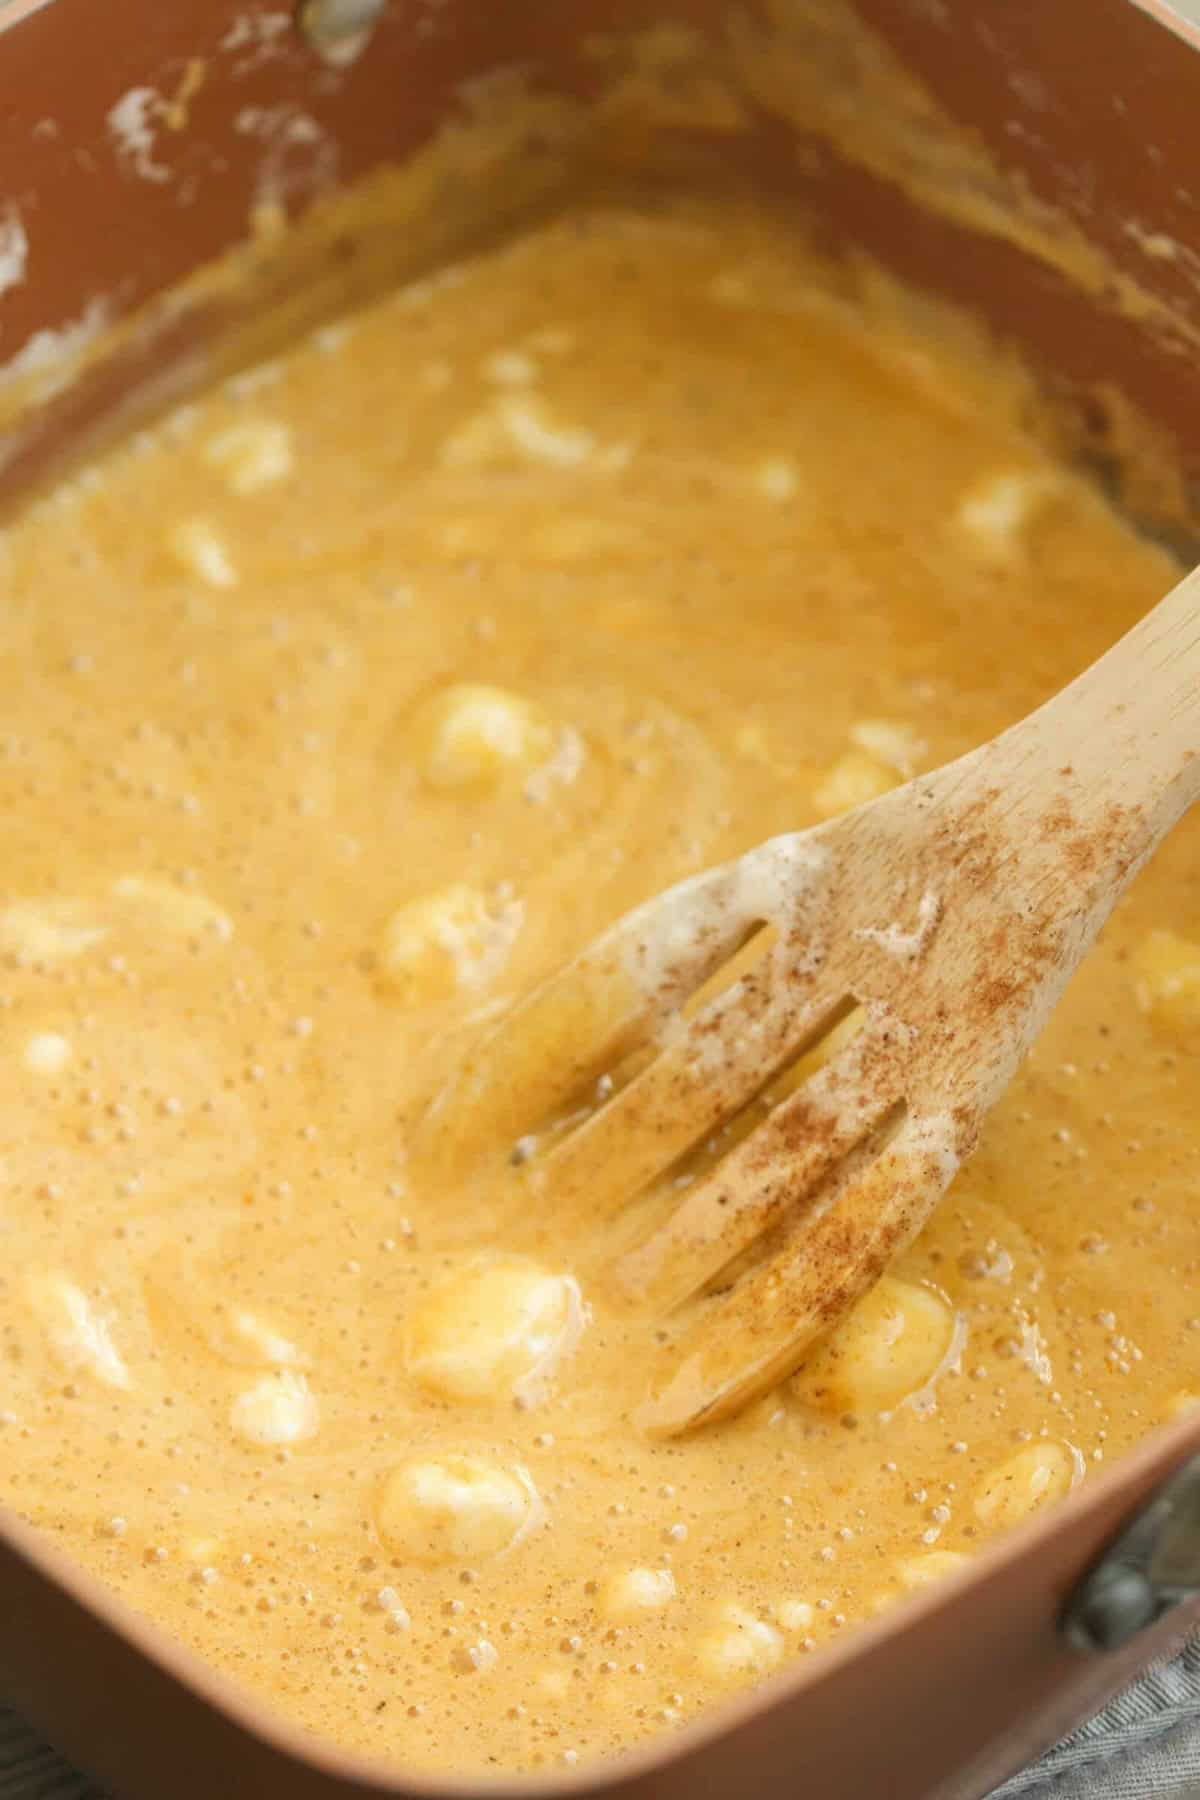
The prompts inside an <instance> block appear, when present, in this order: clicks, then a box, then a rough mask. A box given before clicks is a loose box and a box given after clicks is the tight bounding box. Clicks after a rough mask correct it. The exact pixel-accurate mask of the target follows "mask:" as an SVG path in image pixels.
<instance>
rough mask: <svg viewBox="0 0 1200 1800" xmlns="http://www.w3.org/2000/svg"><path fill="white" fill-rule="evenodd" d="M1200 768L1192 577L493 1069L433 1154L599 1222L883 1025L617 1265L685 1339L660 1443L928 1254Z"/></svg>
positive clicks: (475, 1071)
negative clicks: (834, 1041) (1034, 1050)
mask: <svg viewBox="0 0 1200 1800" xmlns="http://www.w3.org/2000/svg"><path fill="white" fill-rule="evenodd" d="M1198 753H1200V571H1198V572H1196V573H1193V574H1191V575H1189V576H1187V578H1186V579H1185V580H1183V581H1181V582H1180V583H1179V585H1178V586H1177V587H1176V588H1175V589H1174V590H1173V591H1172V592H1171V593H1170V594H1169V595H1168V596H1167V598H1166V599H1165V600H1163V601H1162V602H1161V604H1160V605H1159V606H1157V607H1156V608H1155V609H1154V611H1153V612H1151V613H1149V614H1148V615H1147V616H1146V618H1144V619H1143V620H1142V621H1141V622H1140V623H1139V624H1138V625H1137V626H1135V627H1134V629H1133V630H1132V631H1130V632H1129V633H1128V635H1127V636H1126V637H1124V638H1123V639H1122V640H1121V642H1120V643H1119V644H1117V646H1116V647H1115V648H1114V649H1112V650H1110V651H1109V652H1108V654H1107V655H1106V656H1104V657H1102V658H1101V659H1100V661H1099V662H1097V663H1095V664H1094V665H1093V666H1092V667H1091V668H1090V669H1088V670H1087V671H1086V673H1085V674H1083V675H1081V676H1080V677H1079V678H1078V679H1077V680H1076V681H1074V682H1073V683H1072V684H1071V685H1070V686H1069V687H1067V688H1065V689H1064V690H1063V692H1062V693H1060V694H1059V695H1057V696H1056V698H1054V699H1053V700H1051V701H1049V702H1048V703H1047V704H1046V705H1044V706H1042V707H1041V708H1039V710H1038V711H1036V712H1034V713H1032V714H1031V715H1030V716H1029V717H1028V718H1027V719H1025V720H1023V721H1022V722H1021V723H1020V724H1018V725H1015V726H1013V727H1012V728H1011V729H1010V730H1008V731H1006V732H1004V733H1003V734H1002V735H1001V736H1000V737H998V738H995V739H993V740H992V741H991V742H990V743H987V744H984V745H982V746H981V747H980V748H979V749H977V750H973V751H971V752H970V754H969V755H967V756H964V757H961V758H959V760H958V761H956V762H953V763H949V764H947V765H946V766H945V767H944V768H941V769H938V770H936V771H935V772H933V773H932V774H929V775H921V776H919V777H918V778H917V779H916V780H914V781H910V782H909V783H907V785H906V786H904V787H900V788H897V789H895V790H894V791H893V792H891V793H889V794H886V795H884V796H883V797H882V798H881V799H879V800H875V801H872V802H871V803H870V804H869V805H867V806H863V807H860V808H859V809H858V810H857V811H855V812H852V813H849V814H846V815H844V816H843V817H841V818H837V819H834V820H832V821H831V822H829V823H828V824H824V825H820V826H817V827H816V828H815V829H813V830H810V831H804V832H797V833H793V834H789V835H787V836H784V837H778V838H774V839H772V840H771V841H770V842H768V843H765V844H763V845H761V846H760V847H759V848H758V849H756V850H752V851H750V852H749V853H748V854H747V855H745V856H742V857H739V858H738V859H737V860H736V861H735V862H732V863H726V864H724V865H723V866H721V867H719V868H716V869H713V870H710V871H708V872H706V873H704V874H702V875H699V876H696V877H695V878H693V879H691V880H688V881H684V882H682V883H680V884H679V885H678V886H676V887H674V888H671V889H669V890H668V891H667V892H665V893H663V894H661V895H660V896H659V897H658V898H656V899H653V900H651V901H649V902H647V903H646V904H645V905H643V906H640V907H638V908H636V909H635V910H634V911H633V912H631V913H628V914H627V915H626V916H625V917H624V918H623V919H621V920H619V921H618V923H617V924H615V925H614V926H612V927H611V929H609V930H608V931H606V932H605V933H604V934H603V935H602V936H601V937H600V938H598V939H597V940H596V941H595V942H594V943H593V944H592V945H591V946H590V947H589V948H588V949H586V950H584V951H583V952H582V954H581V955H579V956H578V957H576V958H575V959H574V961H572V962H571V963H569V964H568V965H567V966H566V968H565V969H563V970H562V971H561V973H559V974H558V975H557V976H555V977H553V978H552V979H551V980H550V981H549V982H547V983H546V984H545V985H544V986H543V987H542V988H540V989H539V990H538V991H536V992H535V993H533V994H532V995H531V996H530V997H529V998H528V999H526V1000H525V1001H524V1002H522V1003H521V1004H520V1005H518V1006H517V1007H516V1008H515V1009H514V1011H513V1012H511V1013H510V1014H509V1015H508V1016H507V1017H506V1018H505V1019H504V1021H503V1023H502V1024H501V1025H500V1026H499V1027H498V1029H497V1030H496V1031H495V1032H494V1034H493V1035H492V1036H491V1037H490V1038H488V1039H487V1040H486V1041H484V1042H483V1043H481V1045H480V1047H479V1049H478V1050H477V1051H476V1052H475V1054H474V1055H473V1056H472V1057H471V1058H470V1059H469V1061H468V1063H467V1065H466V1066H465V1067H464V1068H463V1069H462V1071H461V1073H460V1074H459V1075H458V1077H457V1078H456V1079H455V1081H454V1082H453V1083H452V1084H451V1087H450V1088H449V1089H448V1090H447V1091H446V1092H445V1093H443V1094H442V1095H441V1096H440V1097H439V1099H438V1101H437V1102H435V1104H434V1106H433V1108H432V1110H431V1112H430V1114H429V1115H428V1118H427V1120H426V1143H427V1144H432V1145H433V1147H434V1149H435V1151H436V1152H438V1153H440V1154H441V1155H442V1156H443V1157H445V1156H446V1155H447V1154H448V1155H449V1156H450V1157H452V1158H455V1159H458V1160H459V1161H461V1159H462V1157H463V1156H465V1155H468V1154H473V1153H474V1152H475V1151H476V1150H477V1149H478V1146H479V1145H480V1144H481V1143H484V1142H487V1141H489V1140H490V1141H491V1142H492V1143H493V1144H496V1143H504V1144H506V1145H511V1144H512V1143H513V1142H514V1141H515V1142H516V1143H517V1145H518V1149H517V1152H516V1160H520V1161H525V1162H526V1163H527V1168H528V1174H529V1178H530V1179H531V1180H532V1181H533V1183H534V1184H535V1187H536V1190H537V1192H538V1194H539V1196H540V1201H541V1203H542V1204H544V1205H547V1206H554V1207H556V1208H561V1207H567V1206H569V1207H575V1208H581V1209H588V1211H589V1212H590V1213H591V1214H593V1215H594V1216H596V1217H601V1216H603V1215H605V1214H612V1213H615V1212H616V1211H617V1210H618V1209H620V1208H622V1207H624V1206H625V1205H626V1204H627V1203H628V1202H629V1201H630V1200H632V1199H633V1198H634V1197H635V1196H636V1195H638V1194H639V1193H641V1192H642V1191H643V1190H644V1189H645V1188H647V1187H648V1186H649V1185H650V1184H651V1183H652V1182H654V1181H655V1180H656V1179H657V1178H658V1177H659V1176H661V1175H662V1174H663V1173H664V1172H665V1171H666V1170H668V1169H669V1168H671V1166H672V1165H673V1164H675V1163H676V1162H677V1160H678V1159H679V1158H680V1157H682V1156H684V1155H685V1154H687V1153H688V1152H689V1151H691V1150H692V1149H693V1147H694V1146H696V1145H697V1144H699V1143H701V1142H702V1141H704V1140H706V1139H709V1138H710V1137H711V1134H712V1133H713V1132H714V1131H715V1130H717V1129H718V1128H719V1127H721V1126H722V1125H723V1124H725V1122H726V1121H729V1120H731V1119H732V1118H734V1116H735V1115H737V1114H739V1113H740V1112H742V1110H743V1109H745V1108H746V1107H747V1106H748V1105H749V1104H750V1103H752V1102H754V1101H756V1099H758V1098H759V1097H761V1096H762V1094H763V1092H764V1090H766V1089H767V1088H768V1084H771V1083H772V1082H773V1081H775V1080H776V1078H777V1077H778V1075H779V1073H780V1071H781V1070H783V1069H785V1068H786V1067H787V1066H788V1065H790V1064H793V1063H794V1062H795V1061H796V1059H797V1058H798V1057H800V1056H801V1055H802V1054H803V1053H804V1052H806V1051H807V1050H808V1049H810V1048H811V1047H812V1046H814V1045H815V1044H817V1043H819V1042H820V1040H821V1039H822V1038H823V1037H824V1036H826V1035H827V1034H828V1033H829V1031H830V1030H831V1029H832V1028H833V1027H834V1026H835V1025H836V1024H838V1023H839V1022H840V1021H841V1020H843V1019H844V1018H845V1017H846V1016H847V1014H848V1013H850V1012H852V1011H857V1014H858V1017H859V1019H860V1020H861V1028H860V1029H859V1030H858V1031H857V1033H856V1034H855V1035H854V1036H853V1038H851V1039H850V1041H849V1042H848V1043H846V1044H844V1045H843V1046H842V1047H841V1048H839V1049H838V1050H837V1051H836V1053H835V1054H834V1055H833V1056H832V1057H831V1058H830V1060H829V1061H828V1062H827V1063H826V1064H825V1066H823V1067H822V1068H820V1070H819V1072H817V1073H816V1074H814V1075H813V1076H811V1077H810V1078H809V1079H808V1080H805V1081H803V1082H802V1083H801V1084H800V1085H799V1086H793V1087H792V1089H791V1091H788V1092H786V1093H785V1094H784V1097H782V1098H780V1099H779V1100H778V1101H777V1102H776V1103H775V1104H774V1105H772V1106H771V1107H770V1108H769V1110H767V1111H766V1113H765V1116H763V1118H762V1121H761V1123H759V1124H758V1125H757V1126H756V1127H755V1128H754V1129H753V1130H751V1131H750V1132H749V1133H748V1134H743V1135H742V1136H741V1137H740V1139H737V1140H736V1141H735V1142H734V1143H733V1147H732V1148H731V1149H729V1151H728V1153H727V1154H726V1155H725V1156H724V1157H723V1159H721V1160H719V1161H718V1162H717V1163H716V1165H715V1166H714V1167H713V1168H712V1169H711V1171H710V1172H709V1173H707V1174H706V1175H705V1176H704V1178H703V1179H701V1180H699V1181H697V1182H695V1183H694V1184H692V1185H691V1186H688V1187H687V1188H686V1189H685V1190H684V1191H683V1198H682V1199H681V1200H680V1202H679V1203H678V1204H677V1205H676V1206H675V1208H674V1210H673V1211H672V1212H671V1213H670V1216H669V1217H667V1218H666V1220H665V1221H664V1222H661V1223H659V1224H658V1225H657V1226H656V1228H655V1229H653V1230H652V1231H651V1233H650V1235H649V1236H648V1237H647V1238H645V1240H644V1241H643V1242H642V1243H640V1244H639V1245H638V1246H637V1247H636V1248H634V1249H633V1250H631V1251H628V1252H626V1253H625V1254H624V1256H623V1257H622V1258H621V1259H620V1261H619V1262H618V1264H617V1268H616V1274H617V1278H618V1281H619V1283H620V1285H621V1287H622V1288H623V1290H624V1291H625V1292H626V1293H627V1294H629V1295H633V1296H636V1297H638V1298H639V1299H640V1300H641V1301H643V1302H645V1303H647V1304H649V1305H650V1306H651V1307H652V1308H653V1310H654V1312H655V1313H656V1315H658V1316H660V1317H662V1318H664V1319H665V1321H666V1323H667V1324H668V1325H669V1326H671V1327H673V1328H674V1329H673V1335H671V1336H670V1343H669V1351H668V1364H667V1369H666V1373H665V1375H664V1377H663V1379H662V1380H661V1382H660V1383H659V1384H658V1387H657V1391H656V1392H654V1393H653V1395H652V1396H651V1398H650V1399H649V1400H648V1401H647V1403H646V1405H645V1407H644V1408H643V1409H642V1412H641V1415H640V1422H641V1423H642V1424H643V1426H644V1427H645V1428H646V1429H647V1430H648V1431H650V1432H651V1433H653V1434H655V1435H664V1436H668V1435H672V1434H674V1433H678V1432H682V1431H686V1430H689V1429H691V1428H693V1427H695V1426H698V1425H701V1424H704V1423H706V1422H708V1421H710V1420H715V1419H719V1418H721V1417H723V1416H725V1415H727V1414H729V1413H732V1412H734V1411H735V1410H736V1409H738V1408H739V1407H741V1406H743V1405H745V1404H746V1402H747V1401H749V1400H751V1399H752V1398H754V1397H755V1396H756V1395H758V1394H760V1393H761V1392H762V1391H763V1390H764V1389H765V1388H767V1387H769V1386H771V1385H772V1384H773V1383H775V1382H777V1381H779V1380H780V1379H782V1378H783V1377H784V1376H786V1375H788V1374H789V1373H791V1371H792V1370H793V1369H795V1368H796V1366H797V1365H798V1364H799V1363H800V1362H801V1361H802V1359H803V1357H804V1355H805V1353H806V1351H807V1350H808V1349H809V1347H810V1346H811V1344H812V1342H813V1340H814V1338H816V1337H817V1336H818V1335H819V1334H820V1333H822V1332H824V1331H826V1330H828V1329H829V1327H830V1326H831V1325H833V1324H834V1323H835V1322H836V1321H837V1320H838V1319H839V1318H840V1317H841V1316H842V1315H843V1314H844V1313H845V1312H846V1310H847V1309H848V1308H849V1307H851V1306H852V1305H853V1304H854V1303H855V1301H856V1300H858V1299H859V1297H860V1296H861V1295H862V1294H863V1293H864V1292H865V1291H866V1289H867V1288H869V1287H870V1285H871V1284H872V1283H873V1282H874V1281H875V1280H876V1279H877V1277H878V1276H879V1275H880V1274H881V1273H882V1271H883V1270H884V1269H885V1268H886V1267H887V1265H888V1263H889V1262H890V1260H891V1259H892V1258H893V1257H894V1256H896V1255H897V1253H898V1252H899V1251H901V1250H903V1249H904V1247H905V1246H906V1245H907V1244H908V1243H909V1242H910V1241H911V1240H912V1239H913V1237H914V1236H915V1235H916V1233H917V1232H918V1231H919V1230H920V1229H921V1227H922V1225H924V1223H925V1221H926V1220H927V1219H928V1217H929V1215H930V1213H931V1212H932V1211H933V1208H934V1207H935V1205H936V1204H937V1202H938V1199H939V1198H940V1196H941V1194H942V1193H943V1191H944V1190H945V1188H946V1186H947V1184H948V1183H949V1182H950V1180H951V1178H952V1177H953V1175H954V1173H955V1171H956V1170H957V1169H958V1168H959V1166H960V1165H961V1163H962V1162H963V1160H964V1159H965V1158H966V1157H968V1156H969V1155H970V1154H971V1152H972V1150H973V1149H974V1147H975V1144H976V1142H977V1140H978V1137H979V1131H980V1126H981V1123H982V1121H983V1118H984V1115H985V1114H986V1113H987V1111H988V1109H989V1107H991V1106H992V1105H993V1103H994V1102H995V1100H996V1099H997V1098H998V1096H999V1095H1000V1094H1001V1093H1002V1092H1003V1091H1004V1089H1005V1087H1006V1086H1007V1085H1008V1082H1009V1080H1010V1078H1011V1076H1012V1074H1013V1071H1014V1070H1015V1068H1016V1067H1017V1065H1018V1063H1019V1062H1020V1060H1021V1058H1022V1057H1023V1056H1024V1054H1025V1052H1026V1051H1027V1050H1028V1048H1029V1046H1030V1044H1031V1043H1032V1041H1033V1039H1034V1037H1035V1036H1036V1035H1037V1033H1038V1032H1039V1031H1040V1030H1041V1028H1042V1026H1043V1025H1044V1024H1045V1022H1046V1020H1047V1018H1048V1017H1049V1015H1050V1012H1051V1010H1052V1009H1053V1007H1054V1005H1055V1002H1056V1001H1057V1000H1058V997H1059V995H1060V994H1061V993H1062V991H1063V988H1064V987H1065V986H1066V983H1067V981H1068V980H1069V978H1070V976H1071V974H1072V972H1073V970H1074V969H1075V967H1076V965H1077V964H1078V962H1079V961H1080V959H1081V957H1083V956H1084V955H1085V953H1086V952H1087V950H1088V949H1089V947H1090V946H1091V944H1092V943H1093V941H1094V939H1095V937H1096V934H1097V933H1098V931H1099V930H1100V927H1101V926H1102V925H1103V923H1104V921H1105V920H1106V919H1107V917H1108V915H1109V913H1110V912H1111V910H1112V908H1113V905H1114V903H1115V901H1116V900H1117V898H1118V896H1119V895H1120V893H1121V892H1122V890H1123V889H1124V888H1125V886H1126V885H1127V883H1128V882H1129V881H1130V880H1131V879H1132V877H1133V876H1134V875H1135V874H1136V872H1137V870H1138V869H1139V868H1140V867H1141V865H1142V863H1143V862H1145V860H1146V859H1147V857H1148V856H1149V855H1150V853H1151V852H1152V851H1153V850H1154V848H1155V847H1156V845H1157V844H1158V843H1159V842H1160V841H1161V839H1162V838H1163V837H1164V836H1165V834H1166V833H1167V832H1168V831H1169V830H1170V829H1171V827H1172V825H1174V824H1175V823H1176V821H1177V820H1178V819H1179V817H1180V816H1181V814H1182V813H1183V812H1184V811H1185V809H1186V808H1187V807H1188V806H1190V805H1191V803H1192V802H1193V801H1194V800H1195V799H1196V798H1197V796H1198V795H1200V754H1198ZM735 958H736V959H737V960H736V961H735V962H734V966H733V968H732V970H730V969H729V967H728V965H729V964H730V961H731V959H735ZM722 980H723V982H724V985H718V984H720V983H721V982H722ZM705 984H708V986H709V990H712V991H708V990H706V992H705V993H704V994H702V995H701V996H700V999H699V1003H697V1001H696V995H697V990H699V989H701V988H703V987H704V986H705ZM639 1049H640V1050H641V1051H642V1052H643V1056H642V1059H641V1063H640V1066H638V1067H637V1069H636V1072H635V1073H633V1074H632V1075H631V1076H630V1077H629V1078H628V1079H627V1080H625V1081H624V1083H623V1084H622V1083H621V1080H620V1077H619V1073H618V1077H617V1079H616V1080H614V1079H613V1073H612V1072H613V1071H619V1070H620V1067H621V1065H622V1064H625V1065H626V1066H628V1064H629V1061H630V1053H631V1052H635V1051H637V1050H639ZM647 1050H648V1051H649V1053H650V1054H649V1060H646V1055H645V1053H646V1052H647ZM581 1098H582V1100H583V1102H584V1104H583V1107H582V1110H580V1100H581ZM572 1103H574V1105H575V1108H576V1110H575V1112H574V1113H573V1114H572V1115H571V1118H570V1123H569V1126H568V1128H566V1129H564V1128H563V1127H562V1122H561V1121H562V1114H563V1109H565V1108H568V1107H570V1106H571V1105H572ZM556 1115H557V1116H558V1120H559V1125H558V1128H557V1129H554V1128H551V1129H550V1130H549V1131H545V1130H543V1129H542V1127H543V1126H544V1122H545V1121H546V1120H547V1119H551V1120H553V1119H554V1118H555V1116H556ZM543 1146H544V1148H543Z"/></svg>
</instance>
